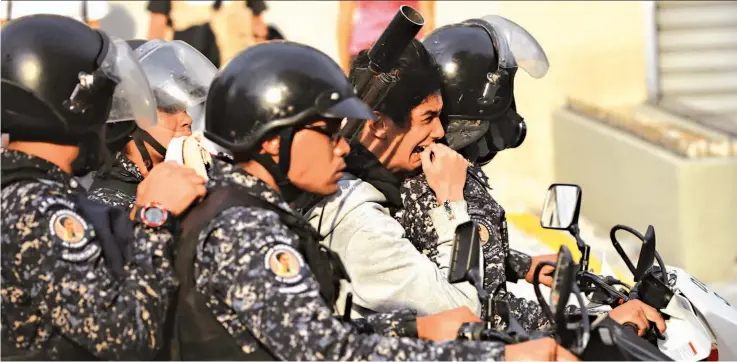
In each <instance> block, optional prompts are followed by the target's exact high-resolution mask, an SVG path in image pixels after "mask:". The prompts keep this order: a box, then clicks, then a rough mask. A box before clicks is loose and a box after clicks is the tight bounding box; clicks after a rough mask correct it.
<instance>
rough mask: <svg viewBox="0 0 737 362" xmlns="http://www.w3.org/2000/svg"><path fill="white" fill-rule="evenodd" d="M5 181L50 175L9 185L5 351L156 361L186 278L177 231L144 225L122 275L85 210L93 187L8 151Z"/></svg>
mask: <svg viewBox="0 0 737 362" xmlns="http://www.w3.org/2000/svg"><path fill="white" fill-rule="evenodd" d="M1 159H2V171H3V177H6V176H7V175H9V174H10V173H12V172H13V170H18V169H22V168H34V169H37V170H41V171H42V172H44V173H45V177H44V178H43V179H38V180H28V179H26V180H20V181H16V182H14V183H11V184H10V185H8V186H7V187H5V188H3V190H2V209H3V214H2V230H3V233H2V342H3V349H5V348H6V347H8V348H9V350H10V349H18V350H20V351H29V352H30V353H37V355H36V356H37V358H34V359H39V360H43V359H60V358H61V359H70V358H71V359H80V358H83V357H79V354H78V353H79V352H74V353H77V354H74V355H72V356H70V355H69V352H70V351H72V350H75V349H76V351H79V349H80V347H81V349H83V350H84V351H82V353H83V354H87V353H91V354H93V355H95V357H97V358H101V359H106V360H121V359H122V360H132V359H150V358H152V357H153V354H154V352H155V351H156V349H157V348H158V347H159V344H160V342H161V338H160V337H161V334H160V331H159V329H160V328H159V327H160V325H161V322H162V321H163V319H164V315H165V311H166V309H167V306H168V298H169V296H170V295H171V293H172V292H173V291H174V290H175V289H176V287H177V282H176V280H175V278H174V272H173V269H172V267H171V260H170V258H169V254H170V250H169V248H170V244H171V241H172V237H171V234H170V233H169V232H168V231H165V230H153V229H150V228H147V227H144V226H141V225H136V226H135V229H134V230H131V231H132V232H133V235H132V237H133V239H132V259H131V260H130V261H129V262H128V264H127V265H126V266H125V268H124V269H123V270H124V274H123V276H122V278H117V277H115V276H114V275H113V273H112V272H111V271H110V270H109V269H108V268H107V267H106V264H105V260H104V259H105V257H104V252H103V251H102V250H103V247H102V246H101V245H102V244H101V243H100V241H99V240H98V237H97V236H96V234H95V230H94V228H93V227H92V225H91V224H90V223H89V222H88V221H87V220H85V219H84V218H82V217H81V216H80V215H79V214H77V213H76V211H75V209H76V206H77V204H76V200H77V198H78V197H79V196H81V195H82V194H83V193H84V189H83V188H82V187H80V186H79V185H78V184H77V182H76V181H75V180H74V179H73V178H72V177H71V176H70V175H68V174H66V173H64V172H63V171H62V170H61V169H59V168H58V167H57V166H55V165H53V164H51V163H49V162H47V161H45V160H43V159H40V158H38V157H35V156H31V155H28V154H26V153H22V152H17V151H9V150H5V151H3V152H2V154H1Z"/></svg>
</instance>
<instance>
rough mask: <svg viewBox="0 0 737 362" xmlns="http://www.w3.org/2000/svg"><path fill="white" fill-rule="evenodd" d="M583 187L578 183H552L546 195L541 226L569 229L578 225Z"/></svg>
mask: <svg viewBox="0 0 737 362" xmlns="http://www.w3.org/2000/svg"><path fill="white" fill-rule="evenodd" d="M580 208H581V188H580V187H578V186H577V185H567V184H552V185H550V187H549V188H548V193H547V194H546V195H545V203H544V204H543V211H542V215H541V216H540V226H542V227H543V228H545V229H553V230H568V231H571V228H573V227H576V226H578V214H579V211H580Z"/></svg>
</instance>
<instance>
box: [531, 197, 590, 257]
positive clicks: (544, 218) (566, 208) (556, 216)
mask: <svg viewBox="0 0 737 362" xmlns="http://www.w3.org/2000/svg"><path fill="white" fill-rule="evenodd" d="M581 194H582V191H581V187H579V186H578V185H573V184H552V185H550V187H549V188H548V193H547V194H546V195H545V203H544V204H543V209H542V214H541V215H540V226H542V227H543V228H544V229H552V230H567V231H568V232H569V233H571V235H572V236H573V237H574V238H575V239H576V246H577V247H578V250H579V251H581V262H580V264H581V266H580V268H581V270H583V271H585V270H588V266H589V265H588V264H589V252H590V249H589V246H588V245H586V243H584V242H583V240H582V239H581V233H580V230H579V228H578V218H579V214H580V212H581Z"/></svg>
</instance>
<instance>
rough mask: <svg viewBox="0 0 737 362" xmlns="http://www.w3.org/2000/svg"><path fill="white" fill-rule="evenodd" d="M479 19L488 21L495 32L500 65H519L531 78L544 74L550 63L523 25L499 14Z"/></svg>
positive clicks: (513, 66) (508, 66) (515, 66)
mask: <svg viewBox="0 0 737 362" xmlns="http://www.w3.org/2000/svg"><path fill="white" fill-rule="evenodd" d="M481 19H482V20H484V21H486V22H487V23H489V24H490V25H491V27H492V29H493V30H494V32H495V33H496V38H497V40H498V42H499V44H498V48H499V49H497V51H498V53H499V66H500V67H502V68H506V69H509V68H517V67H519V68H522V69H524V71H525V72H527V74H529V75H530V76H532V77H533V78H542V77H543V76H545V74H546V73H547V72H548V68H549V67H550V64H549V63H548V57H547V56H546V55H545V51H544V50H543V48H542V47H541V46H540V44H539V43H538V42H537V40H536V39H535V37H533V36H532V35H531V34H530V33H528V32H527V30H525V29H524V28H523V27H521V26H519V25H517V24H516V23H514V22H513V21H511V20H508V19H506V18H503V17H501V16H498V15H487V16H484V17H483V18H481Z"/></svg>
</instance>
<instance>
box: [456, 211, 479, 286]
mask: <svg viewBox="0 0 737 362" xmlns="http://www.w3.org/2000/svg"><path fill="white" fill-rule="evenodd" d="M480 245H481V244H480V241H479V234H478V224H476V223H475V222H473V221H467V222H465V223H463V224H461V225H458V227H457V228H456V235H455V240H453V254H452V255H451V260H450V273H448V281H449V282H451V283H462V282H469V283H475V282H480V276H481V267H480V266H479V249H480V248H481V246H480Z"/></svg>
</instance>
